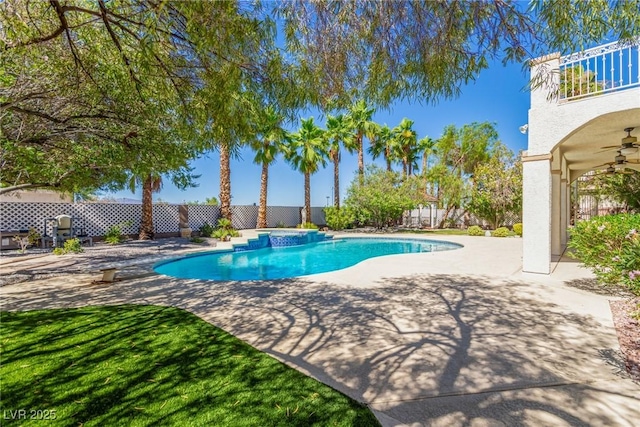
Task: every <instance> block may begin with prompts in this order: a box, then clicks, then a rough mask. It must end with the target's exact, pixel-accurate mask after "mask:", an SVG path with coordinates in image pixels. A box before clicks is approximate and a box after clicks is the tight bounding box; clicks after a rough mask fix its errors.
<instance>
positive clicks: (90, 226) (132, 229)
mask: <svg viewBox="0 0 640 427" xmlns="http://www.w3.org/2000/svg"><path fill="white" fill-rule="evenodd" d="M186 208H187V210H188V213H189V226H190V227H191V229H193V230H194V231H197V230H199V229H200V227H202V225H203V224H204V223H205V222H206V223H209V224H212V225H215V224H216V221H217V220H218V218H219V217H220V208H219V207H218V206H210V205H186ZM179 209H180V205H163V204H157V205H153V224H154V227H155V232H156V233H158V234H165V233H166V234H174V233H175V234H177V233H179V232H180V226H179V223H180V215H179ZM301 209H302V208H301V207H297V206H269V207H268V208H267V225H268V227H276V226H278V225H284V226H285V227H295V226H296V225H297V224H299V223H300V218H301V217H300V210H301ZM322 209H323V208H321V207H312V208H311V221H312V222H313V223H315V224H319V225H323V224H325V218H324V211H323V210H322ZM231 212H232V214H231V215H232V222H233V226H234V227H235V228H237V229H240V230H242V229H248V228H255V227H256V222H257V219H258V207H257V206H231ZM58 215H69V216H71V217H73V221H74V227H81V228H83V229H84V232H85V233H86V234H88V235H89V236H93V237H100V236H104V234H105V233H106V231H107V230H108V229H109V228H110V227H112V226H114V225H117V224H122V223H127V222H129V221H130V222H131V225H129V226H126V227H124V228H123V229H122V231H123V233H125V234H137V233H138V230H139V228H140V218H141V216H142V205H139V204H118V203H28V202H2V203H0V230H3V231H15V230H28V229H30V228H35V229H36V231H38V232H40V233H43V232H44V231H45V226H46V219H47V218H53V217H56V216H58ZM51 232H52V229H51V224H50V223H49V225H48V226H47V230H46V234H48V235H50V234H51Z"/></svg>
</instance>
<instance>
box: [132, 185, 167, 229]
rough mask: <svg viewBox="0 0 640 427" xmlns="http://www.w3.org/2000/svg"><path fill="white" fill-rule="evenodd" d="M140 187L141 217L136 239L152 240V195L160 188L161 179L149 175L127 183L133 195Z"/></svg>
mask: <svg viewBox="0 0 640 427" xmlns="http://www.w3.org/2000/svg"><path fill="white" fill-rule="evenodd" d="M139 185H142V217H141V218H140V231H139V233H138V239H140V240H152V239H153V236H154V234H155V232H154V229H153V193H157V192H158V191H160V189H161V188H162V177H161V176H160V175H157V174H154V173H149V174H147V175H146V176H144V177H139V176H133V177H131V180H130V181H129V188H130V189H131V192H133V193H135V191H136V187H137V186H139Z"/></svg>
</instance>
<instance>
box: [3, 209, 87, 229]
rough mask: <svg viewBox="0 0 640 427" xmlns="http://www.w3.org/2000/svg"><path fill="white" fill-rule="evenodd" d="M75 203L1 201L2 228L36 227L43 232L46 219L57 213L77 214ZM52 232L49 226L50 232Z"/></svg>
mask: <svg viewBox="0 0 640 427" xmlns="http://www.w3.org/2000/svg"><path fill="white" fill-rule="evenodd" d="M74 214H75V211H74V209H73V205H72V204H69V203H25V202H3V203H0V229H2V230H29V229H30V228H35V229H36V230H37V231H38V232H40V233H42V232H43V231H44V227H45V219H46V218H53V217H55V216H57V215H69V216H75V215H74ZM50 233H51V227H49V230H48V234H50Z"/></svg>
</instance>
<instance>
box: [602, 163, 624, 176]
mask: <svg viewBox="0 0 640 427" xmlns="http://www.w3.org/2000/svg"><path fill="white" fill-rule="evenodd" d="M604 165H609V166H608V167H607V168H606V169H605V170H603V171H602V172H599V173H594V174H593V176H602V175H619V174H625V175H631V174H632V173H633V172H631V171H625V170H624V168H625V166H624V163H615V162H614V163H605V164H604ZM604 165H600V166H604ZM600 166H598V167H600Z"/></svg>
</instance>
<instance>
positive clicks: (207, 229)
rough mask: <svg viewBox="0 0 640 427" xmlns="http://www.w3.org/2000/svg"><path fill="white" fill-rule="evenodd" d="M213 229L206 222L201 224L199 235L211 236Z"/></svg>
mask: <svg viewBox="0 0 640 427" xmlns="http://www.w3.org/2000/svg"><path fill="white" fill-rule="evenodd" d="M214 231H215V227H214V226H213V225H211V224H209V223H208V222H205V223H204V224H202V227H200V235H201V236H203V237H213V232H214Z"/></svg>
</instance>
